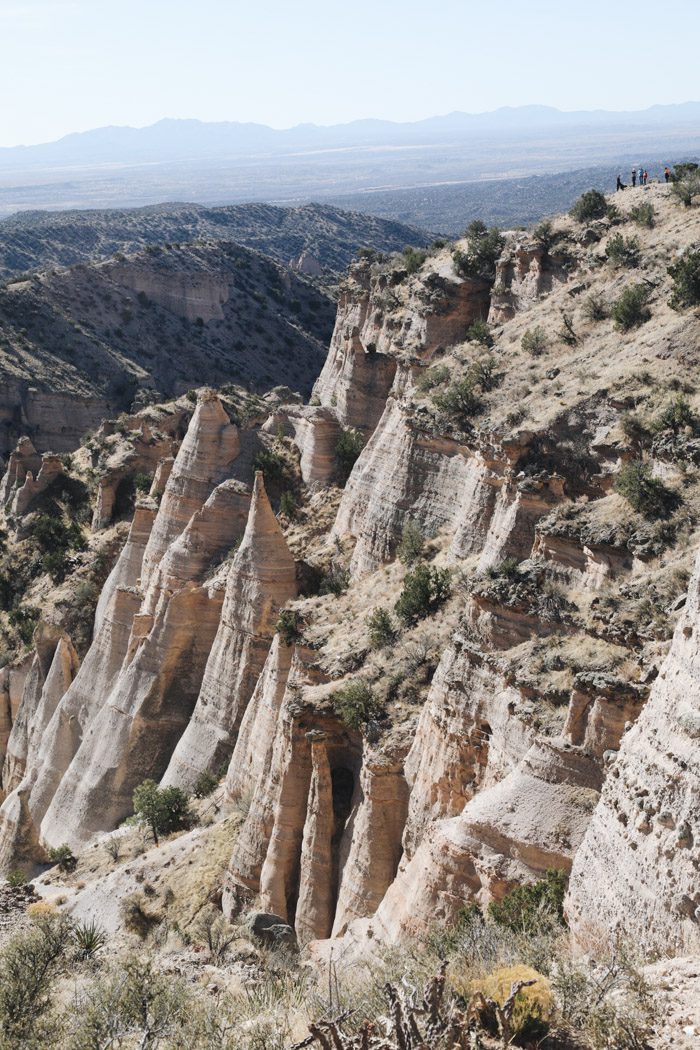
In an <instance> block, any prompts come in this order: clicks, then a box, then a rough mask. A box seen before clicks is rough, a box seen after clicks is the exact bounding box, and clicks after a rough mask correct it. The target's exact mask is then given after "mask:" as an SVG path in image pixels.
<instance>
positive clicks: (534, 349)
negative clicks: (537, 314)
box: [520, 325, 547, 357]
mask: <svg viewBox="0 0 700 1050" xmlns="http://www.w3.org/2000/svg"><path fill="white" fill-rule="evenodd" d="M520 345H521V347H522V348H523V350H524V351H525V353H527V354H532V356H533V357H539V356H540V354H541V353H543V352H544V350H545V349H546V347H547V333H546V332H545V330H544V328H540V326H539V325H538V326H537V327H536V328H528V330H527V331H526V332H524V333H523V337H522V339H521V340H520Z"/></svg>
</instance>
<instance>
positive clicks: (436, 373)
mask: <svg viewBox="0 0 700 1050" xmlns="http://www.w3.org/2000/svg"><path fill="white" fill-rule="evenodd" d="M449 378H450V370H449V368H448V367H447V365H433V367H432V368H428V369H427V370H426V371H425V372H423V374H422V375H421V377H420V379H419V380H418V389H419V390H421V391H423V392H424V393H425V392H427V391H428V390H432V389H433V387H436V386H441V385H442V384H443V383H446V382H447V380H448V379H449Z"/></svg>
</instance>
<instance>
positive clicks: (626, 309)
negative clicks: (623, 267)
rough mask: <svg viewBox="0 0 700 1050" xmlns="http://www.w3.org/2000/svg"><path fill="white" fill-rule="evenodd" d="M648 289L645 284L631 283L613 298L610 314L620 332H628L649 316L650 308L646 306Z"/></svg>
mask: <svg viewBox="0 0 700 1050" xmlns="http://www.w3.org/2000/svg"><path fill="white" fill-rule="evenodd" d="M648 299H649V289H648V287H647V286H646V285H645V284H631V285H629V286H628V287H627V288H625V290H624V291H623V292H622V294H621V295H620V296H619V298H618V299H616V300H615V302H614V303H613V307H612V316H613V320H614V322H615V327H616V328H617V329H618V330H619V331H621V332H628V331H629V330H630V329H631V328H638V327H639V325H642V324H644V323H645V322H646V321H648V320H649V318H650V317H651V310H650V309H649V307H648V306H647V301H648Z"/></svg>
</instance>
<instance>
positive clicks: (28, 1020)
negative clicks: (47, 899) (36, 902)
mask: <svg viewBox="0 0 700 1050" xmlns="http://www.w3.org/2000/svg"><path fill="white" fill-rule="evenodd" d="M71 935H72V927H71V924H70V922H69V921H68V920H67V919H65V918H64V917H62V916H57V917H52V916H43V917H41V918H40V919H37V920H36V921H35V922H33V924H32V928H31V929H30V930H28V931H27V932H26V933H23V934H20V935H19V936H18V937H15V938H14V940H12V941H11V942H10V943H9V944H8V945H7V946H6V948H5V949H4V951H3V953H2V957H1V960H0V1030H1V1031H2V1036H1V1037H0V1038H1V1039H2V1045H3V1046H6V1047H8V1048H9V1047H18V1048H19V1047H22V1048H26V1050H39V1048H40V1047H44V1046H55V1045H56V1043H57V1039H56V1038H55V1037H56V1035H57V1034H58V1033H57V1023H56V1020H55V1018H54V1017H53V1016H52V1009H53V1005H54V1004H53V984H54V982H55V980H56V978H57V977H59V976H60V974H61V973H62V972H63V970H64V968H65V961H66V951H67V949H68V946H69V945H70V942H71Z"/></svg>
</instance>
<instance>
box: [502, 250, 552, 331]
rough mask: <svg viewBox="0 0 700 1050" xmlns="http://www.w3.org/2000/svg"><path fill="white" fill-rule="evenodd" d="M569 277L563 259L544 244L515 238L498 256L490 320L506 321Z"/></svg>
mask: <svg viewBox="0 0 700 1050" xmlns="http://www.w3.org/2000/svg"><path fill="white" fill-rule="evenodd" d="M566 279H567V273H566V270H565V268H564V265H563V260H562V259H561V258H559V257H558V256H556V255H552V254H550V252H549V251H548V250H547V249H546V248H545V247H543V246H542V245H538V244H533V243H531V242H530V243H528V242H527V241H523V240H522V239H521V238H518V237H516V238H514V239H511V243H510V244H508V245H507V246H506V248H505V250H504V252H503V254H502V256H501V258H500V259H499V260H498V264H497V267H496V281H495V284H494V287H493V291H492V294H491V306H490V309H489V315H488V319H489V323H490V324H494V325H496V324H503V322H504V321H508V320H510V318H511V317H514V316H515V314H516V313H518V312H520V311H521V310H525V309H527V307H529V306H532V305H533V304H534V303H536V302H537V300H538V299H541V298H542V297H543V296H545V295H548V294H549V293H550V292H551V291H552V290H553V289H554V288H556V287H557V286H558V285H560V284H563V283H564V282H565V281H566Z"/></svg>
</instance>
